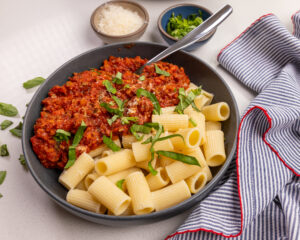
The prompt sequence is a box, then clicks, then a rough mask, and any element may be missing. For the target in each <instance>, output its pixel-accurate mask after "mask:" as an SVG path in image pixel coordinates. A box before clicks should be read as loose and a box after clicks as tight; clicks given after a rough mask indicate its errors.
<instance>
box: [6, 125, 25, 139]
mask: <svg viewBox="0 0 300 240" xmlns="http://www.w3.org/2000/svg"><path fill="white" fill-rule="evenodd" d="M22 128H23V123H22V122H20V123H19V125H18V126H16V127H15V128H13V129H10V130H9V131H10V132H11V134H12V135H14V136H16V137H19V138H21V137H22Z"/></svg>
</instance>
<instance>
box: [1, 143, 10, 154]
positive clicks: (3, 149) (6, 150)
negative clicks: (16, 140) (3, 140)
mask: <svg viewBox="0 0 300 240" xmlns="http://www.w3.org/2000/svg"><path fill="white" fill-rule="evenodd" d="M0 156H1V157H6V156H9V152H8V149H7V145H6V144H3V145H1V146H0Z"/></svg>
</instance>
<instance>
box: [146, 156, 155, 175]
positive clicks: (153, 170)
mask: <svg viewBox="0 0 300 240" xmlns="http://www.w3.org/2000/svg"><path fill="white" fill-rule="evenodd" d="M151 163H152V160H150V161H149V162H148V169H149V171H150V173H151V174H152V175H153V176H155V175H156V174H157V171H156V170H155V169H154V168H153V166H152V164H151Z"/></svg>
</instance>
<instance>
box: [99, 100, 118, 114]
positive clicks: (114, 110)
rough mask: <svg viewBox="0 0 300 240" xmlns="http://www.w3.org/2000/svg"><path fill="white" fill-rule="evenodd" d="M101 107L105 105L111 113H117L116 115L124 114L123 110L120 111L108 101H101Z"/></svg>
mask: <svg viewBox="0 0 300 240" xmlns="http://www.w3.org/2000/svg"><path fill="white" fill-rule="evenodd" d="M100 106H101V107H104V108H105V109H106V110H107V111H108V112H109V113H112V114H116V115H122V114H123V113H122V111H120V110H119V109H118V108H111V107H110V105H109V104H108V103H106V102H102V103H100Z"/></svg>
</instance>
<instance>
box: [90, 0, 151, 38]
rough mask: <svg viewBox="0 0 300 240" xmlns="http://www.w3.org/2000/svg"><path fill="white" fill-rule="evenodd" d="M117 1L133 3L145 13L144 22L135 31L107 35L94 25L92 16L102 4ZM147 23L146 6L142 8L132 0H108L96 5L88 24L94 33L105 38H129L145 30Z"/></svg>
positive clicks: (115, 2)
mask: <svg viewBox="0 0 300 240" xmlns="http://www.w3.org/2000/svg"><path fill="white" fill-rule="evenodd" d="M119 3H128V4H131V5H134V6H135V7H137V8H139V9H141V10H142V11H143V12H144V14H145V18H144V23H143V25H142V26H141V27H140V28H139V29H137V30H136V31H134V32H132V33H128V34H124V35H109V34H106V33H103V32H101V31H100V30H99V29H98V28H97V27H96V25H95V23H94V18H95V16H96V13H97V11H98V10H99V9H101V8H103V7H104V6H106V5H108V4H117V5H118V4H119ZM148 23H149V14H148V11H147V10H146V8H144V7H143V6H142V5H140V4H138V3H137V2H132V1H122V0H116V1H115V0H112V1H108V2H105V3H103V4H101V5H100V6H98V7H97V8H96V9H95V10H94V11H93V13H92V15H91V18H90V24H91V26H92V29H93V30H94V32H95V33H96V34H99V35H101V36H103V37H106V38H111V39H120V38H129V37H132V36H135V35H137V34H139V33H141V32H143V31H145V30H146V28H147V26H148Z"/></svg>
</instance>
